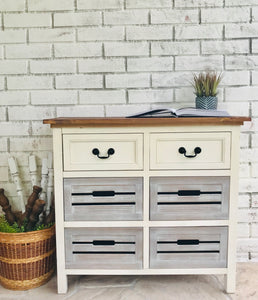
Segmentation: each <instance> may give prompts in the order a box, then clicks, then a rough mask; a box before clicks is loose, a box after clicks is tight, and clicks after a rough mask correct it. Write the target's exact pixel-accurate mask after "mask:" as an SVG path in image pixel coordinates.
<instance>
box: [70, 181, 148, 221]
mask: <svg viewBox="0 0 258 300" xmlns="http://www.w3.org/2000/svg"><path fill="white" fill-rule="evenodd" d="M142 199H143V180H142V178H131V177H130V178H69V179H64V201H65V220H66V221H102V220H103V221H104V220H106V221H108V220H109V221H110V220H128V221H129V220H142V203H143V201H142Z"/></svg>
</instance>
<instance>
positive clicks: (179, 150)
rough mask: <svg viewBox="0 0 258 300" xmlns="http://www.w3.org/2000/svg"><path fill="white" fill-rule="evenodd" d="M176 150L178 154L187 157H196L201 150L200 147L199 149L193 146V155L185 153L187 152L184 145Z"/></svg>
mask: <svg viewBox="0 0 258 300" xmlns="http://www.w3.org/2000/svg"><path fill="white" fill-rule="evenodd" d="M178 152H179V153H180V154H184V156H185V157H187V158H193V157H196V156H197V155H198V154H200V153H201V152H202V149H201V148H200V147H196V148H194V155H187V154H186V150H185V148H184V147H180V148H179V149H178Z"/></svg>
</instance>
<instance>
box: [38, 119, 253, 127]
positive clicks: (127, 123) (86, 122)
mask: <svg viewBox="0 0 258 300" xmlns="http://www.w3.org/2000/svg"><path fill="white" fill-rule="evenodd" d="M245 121H251V118H249V117H235V116H234V117H233V116H232V117H231V116H230V117H208V118H207V117H194V118H193V117H184V118H183V117H181V118H171V117H167V118H156V117H152V118H125V117H110V118H109V117H107V118H82V117H80V118H77V117H66V118H64V117H62V118H54V119H45V120H43V123H44V124H50V125H51V127H56V128H61V127H133V126H139V127H140V126H187V125H189V126H198V125H242V124H243V123H244V122H245Z"/></svg>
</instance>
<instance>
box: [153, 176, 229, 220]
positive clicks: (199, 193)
mask: <svg viewBox="0 0 258 300" xmlns="http://www.w3.org/2000/svg"><path fill="white" fill-rule="evenodd" d="M228 210H229V177H208V176H207V177H196V176H194V177H152V178H150V218H151V220H165V221H173V220H207V219H208V220H213V219H219V220H222V219H228Z"/></svg>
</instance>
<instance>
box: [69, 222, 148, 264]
mask: <svg viewBox="0 0 258 300" xmlns="http://www.w3.org/2000/svg"><path fill="white" fill-rule="evenodd" d="M65 253H66V267H67V268H76V269H83V268H87V269H140V268H142V256H143V255H142V229H141V228H67V229H65Z"/></svg>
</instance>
